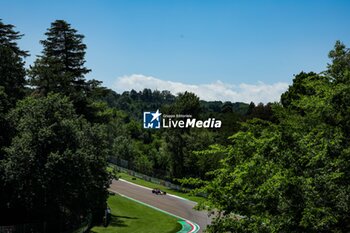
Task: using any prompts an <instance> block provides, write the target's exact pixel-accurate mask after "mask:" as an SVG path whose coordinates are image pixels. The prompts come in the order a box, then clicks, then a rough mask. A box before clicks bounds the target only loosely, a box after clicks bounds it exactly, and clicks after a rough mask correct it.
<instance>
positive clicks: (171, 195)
mask: <svg viewBox="0 0 350 233" xmlns="http://www.w3.org/2000/svg"><path fill="white" fill-rule="evenodd" d="M118 180H120V181H122V182H125V183H128V184H132V185H135V186H137V187H140V188H144V189H148V190H153V189H151V188H148V187H145V186H142V185H139V184H135V183H132V182H130V181H127V180H124V179H118ZM154 185H157V184H154ZM166 195H168V196H170V197H175V198H178V199H181V200H184V201H189V202H193V203H195V204H197V202H195V201H191V200H188V199H186V198H183V197H179V196H176V195H174V194H169V193H167V194H166Z"/></svg>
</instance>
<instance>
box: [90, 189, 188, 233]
mask: <svg viewBox="0 0 350 233" xmlns="http://www.w3.org/2000/svg"><path fill="white" fill-rule="evenodd" d="M108 206H109V207H110V208H111V211H112V215H111V221H110V224H109V225H108V227H103V226H95V227H93V228H92V229H91V230H90V233H112V232H113V233H114V232H118V233H130V232H133V233H151V232H164V233H176V232H178V231H180V230H181V225H180V224H179V223H178V222H177V220H178V219H176V218H175V217H172V216H170V215H167V214H165V213H162V212H160V211H157V210H155V209H152V208H150V207H148V206H144V205H142V204H139V203H137V202H134V201H132V200H129V199H127V198H125V197H122V196H120V195H117V194H116V195H112V196H110V197H109V198H108Z"/></svg>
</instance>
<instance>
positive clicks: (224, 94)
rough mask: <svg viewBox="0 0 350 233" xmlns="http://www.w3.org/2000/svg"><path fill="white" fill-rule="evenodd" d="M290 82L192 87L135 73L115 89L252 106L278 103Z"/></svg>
mask: <svg viewBox="0 0 350 233" xmlns="http://www.w3.org/2000/svg"><path fill="white" fill-rule="evenodd" d="M288 85H289V84H288V83H283V82H278V83H274V84H265V83H263V82H258V83H257V84H246V83H241V84H239V85H232V84H227V83H223V82H221V81H216V82H214V83H209V84H199V85H192V84H186V83H181V82H172V81H166V80H161V79H158V78H154V77H152V76H145V75H142V74H133V75H129V76H122V77H119V78H117V80H116V82H115V90H116V91H117V92H123V91H130V90H131V89H134V90H136V91H142V90H143V89H144V88H149V89H152V90H160V91H162V90H168V91H170V92H171V93H173V94H177V93H180V92H185V91H189V92H193V93H195V94H196V95H198V96H199V97H200V99H203V100H209V101H210V100H221V101H231V102H245V103H249V102H250V101H253V102H254V103H259V102H263V103H267V102H274V101H279V99H280V96H281V94H282V93H283V92H284V91H286V90H287V88H288Z"/></svg>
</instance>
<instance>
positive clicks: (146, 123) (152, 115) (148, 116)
mask: <svg viewBox="0 0 350 233" xmlns="http://www.w3.org/2000/svg"><path fill="white" fill-rule="evenodd" d="M161 115H162V114H161V113H160V112H159V109H158V110H157V111H156V112H144V113H143V128H145V129H160V116H161Z"/></svg>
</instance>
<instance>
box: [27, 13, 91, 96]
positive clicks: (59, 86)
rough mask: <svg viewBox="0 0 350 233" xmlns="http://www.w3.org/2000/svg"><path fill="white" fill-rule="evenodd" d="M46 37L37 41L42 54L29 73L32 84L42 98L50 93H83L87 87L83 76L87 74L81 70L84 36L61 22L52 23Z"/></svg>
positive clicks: (83, 60) (84, 46)
mask: <svg viewBox="0 0 350 233" xmlns="http://www.w3.org/2000/svg"><path fill="white" fill-rule="evenodd" d="M45 35H46V36H47V38H46V39H45V40H42V41H40V42H41V44H42V45H43V46H44V49H43V51H42V55H41V56H39V57H38V59H37V60H36V62H35V64H34V66H33V67H31V70H30V76H31V84H32V85H33V86H35V87H37V88H38V90H39V91H40V93H41V94H44V95H47V93H49V92H50V91H53V92H59V93H63V94H65V95H68V96H72V94H73V93H74V92H76V93H79V94H84V91H86V88H87V86H88V85H87V83H86V81H85V77H84V75H85V74H87V73H88V72H89V71H90V70H89V69H87V68H86V67H84V64H85V58H84V57H85V50H86V45H85V44H84V43H83V38H84V36H83V35H81V34H78V33H77V30H75V29H73V28H71V26H70V24H69V23H67V22H66V21H64V20H56V21H55V22H53V23H52V24H51V27H50V28H49V29H48V31H47V32H46V33H45Z"/></svg>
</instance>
